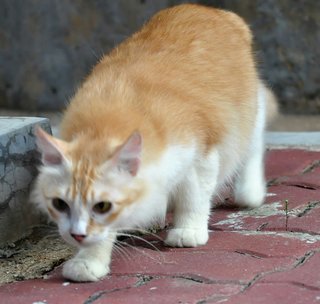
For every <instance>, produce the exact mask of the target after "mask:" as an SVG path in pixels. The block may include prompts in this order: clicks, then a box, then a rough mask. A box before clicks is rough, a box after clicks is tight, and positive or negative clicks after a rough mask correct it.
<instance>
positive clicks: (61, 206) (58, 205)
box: [52, 198, 70, 212]
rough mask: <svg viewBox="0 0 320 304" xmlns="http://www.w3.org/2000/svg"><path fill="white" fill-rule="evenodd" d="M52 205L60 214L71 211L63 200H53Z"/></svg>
mask: <svg viewBox="0 0 320 304" xmlns="http://www.w3.org/2000/svg"><path fill="white" fill-rule="evenodd" d="M52 205H53V207H54V208H55V209H56V210H58V211H59V212H68V211H69V209H70V208H69V205H68V204H67V203H66V202H65V201H64V200H62V199H61V198H54V199H52Z"/></svg>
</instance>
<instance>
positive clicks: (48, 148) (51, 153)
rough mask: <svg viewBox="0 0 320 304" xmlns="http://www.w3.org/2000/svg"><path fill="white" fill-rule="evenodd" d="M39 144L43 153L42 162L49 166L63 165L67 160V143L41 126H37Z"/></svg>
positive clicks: (36, 132) (36, 133)
mask: <svg viewBox="0 0 320 304" xmlns="http://www.w3.org/2000/svg"><path fill="white" fill-rule="evenodd" d="M35 135H36V137H37V146H38V148H39V150H40V152H41V155H42V163H43V164H44V165H48V166H58V165H61V164H62V163H63V162H64V161H65V160H66V157H65V152H66V150H67V149H66V145H67V143H65V142H64V141H62V140H59V139H57V138H54V137H53V136H51V135H49V134H48V133H46V132H45V131H44V130H42V129H41V128H40V127H36V130H35Z"/></svg>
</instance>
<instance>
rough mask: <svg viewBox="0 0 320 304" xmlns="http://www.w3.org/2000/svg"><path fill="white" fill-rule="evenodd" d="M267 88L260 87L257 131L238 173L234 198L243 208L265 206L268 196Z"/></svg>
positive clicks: (255, 130) (254, 132) (253, 135)
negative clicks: (266, 151)
mask: <svg viewBox="0 0 320 304" xmlns="http://www.w3.org/2000/svg"><path fill="white" fill-rule="evenodd" d="M265 93H266V92H265V88H264V86H263V85H261V86H260V89H259V93H258V112H257V117H256V124H255V129H254V131H253V134H252V138H251V143H250V145H249V147H248V149H249V150H248V155H247V158H246V160H245V162H244V163H243V166H242V167H241V169H240V170H239V171H238V174H237V178H236V182H235V187H234V196H235V202H236V204H238V205H239V206H243V207H251V208H253V207H258V206H260V205H262V204H263V202H264V198H265V194H266V182H265V177H264V128H265V116H266V113H265V102H266V97H265Z"/></svg>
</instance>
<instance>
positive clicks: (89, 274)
mask: <svg viewBox="0 0 320 304" xmlns="http://www.w3.org/2000/svg"><path fill="white" fill-rule="evenodd" d="M108 272H109V266H108V265H105V264H103V263H101V262H100V261H97V260H86V259H83V258H73V259H71V260H69V261H67V262H66V263H65V264H64V265H63V270H62V274H63V276H64V277H65V278H66V279H69V280H72V281H77V282H88V281H89V282H91V281H93V282H94V281H98V280H99V279H101V278H102V277H104V276H105V275H106V274H107V273H108Z"/></svg>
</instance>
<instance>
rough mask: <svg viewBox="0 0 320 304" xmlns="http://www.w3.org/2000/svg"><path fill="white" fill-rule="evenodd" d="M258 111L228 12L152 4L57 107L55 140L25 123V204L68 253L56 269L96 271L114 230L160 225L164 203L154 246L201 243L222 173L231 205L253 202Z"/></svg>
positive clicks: (244, 44)
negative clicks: (28, 186) (32, 154)
mask: <svg viewBox="0 0 320 304" xmlns="http://www.w3.org/2000/svg"><path fill="white" fill-rule="evenodd" d="M268 108H270V109H273V111H275V109H276V103H275V100H274V96H273V95H272V92H271V91H270V90H269V89H268V88H267V87H266V86H265V85H264V83H263V82H262V80H260V78H259V75H258V72H257V67H256V63H255V60H254V54H253V50H252V35H251V32H250V30H249V28H248V26H247V25H246V24H245V22H244V21H243V20H242V19H241V18H240V17H239V16H237V15H235V14H234V13H231V12H227V11H223V10H219V9H214V8H208V7H204V6H200V5H195V4H184V5H179V6H175V7H172V8H168V9H165V10H162V11H160V12H159V13H157V14H156V15H155V16H154V17H152V18H151V19H150V20H149V21H148V22H147V23H146V24H145V25H144V26H143V27H142V29H141V30H139V31H138V32H136V33H135V34H133V35H132V36H131V37H130V38H128V39H127V40H125V41H124V42H122V43H121V44H120V45H119V46H117V47H116V48H114V49H113V50H112V51H111V52H110V53H109V54H107V55H105V56H104V57H103V58H102V59H101V61H100V62H99V63H98V64H97V65H96V66H95V67H94V69H93V71H92V73H91V74H90V75H89V76H88V78H87V79H86V80H85V81H84V83H83V84H82V86H81V87H80V88H79V90H78V91H77V92H76V94H75V96H74V97H73V98H72V100H71V102H70V104H69V105H68V107H67V109H66V111H65V113H64V117H63V120H62V123H61V130H60V132H61V139H58V138H55V137H53V136H51V135H49V134H47V133H46V132H45V131H43V130H42V129H40V128H38V129H37V130H36V136H37V144H38V147H39V150H40V152H41V155H42V156H41V159H42V166H41V167H40V172H39V175H38V177H37V180H36V184H35V187H34V190H33V200H34V201H35V202H36V203H37V205H38V207H39V208H40V209H41V210H43V211H45V212H46V213H47V214H48V215H49V216H50V218H51V219H52V220H53V221H55V222H56V223H57V224H58V227H59V232H60V234H61V236H62V237H63V238H64V239H65V240H66V241H67V242H69V243H70V244H73V245H75V246H77V247H78V248H79V251H78V253H77V254H76V255H75V256H74V257H73V258H72V259H70V260H69V261H67V262H66V263H65V264H64V266H63V276H64V277H65V278H67V279H70V280H73V281H96V280H99V279H101V278H103V277H104V276H105V275H106V274H108V272H109V264H110V259H111V252H112V248H113V244H114V241H115V238H116V235H117V233H121V231H128V230H131V229H133V228H135V227H138V228H139V227H140V228H141V227H148V226H149V225H151V224H152V223H154V221H159V220H160V221H162V220H163V219H164V218H165V216H166V212H167V210H168V208H169V207H170V206H172V210H173V226H172V228H171V229H170V230H169V232H168V235H167V237H166V240H165V243H166V244H167V245H168V246H177V247H195V246H200V245H203V244H205V243H206V242H207V241H208V237H209V234H208V227H207V225H208V218H209V213H210V201H211V198H212V197H213V196H214V195H217V194H218V193H219V191H221V189H223V187H224V186H225V185H226V184H228V183H229V182H231V180H235V182H234V197H235V203H236V204H238V205H239V206H246V207H257V206H260V205H261V204H262V203H263V202H264V197H265V193H266V184H265V178H264V165H263V158H264V143H263V132H264V128H265V122H266V116H267V112H268ZM169 205H170V206H169Z"/></svg>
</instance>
